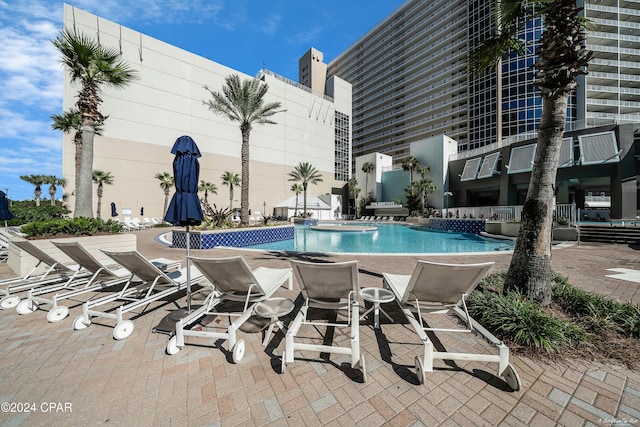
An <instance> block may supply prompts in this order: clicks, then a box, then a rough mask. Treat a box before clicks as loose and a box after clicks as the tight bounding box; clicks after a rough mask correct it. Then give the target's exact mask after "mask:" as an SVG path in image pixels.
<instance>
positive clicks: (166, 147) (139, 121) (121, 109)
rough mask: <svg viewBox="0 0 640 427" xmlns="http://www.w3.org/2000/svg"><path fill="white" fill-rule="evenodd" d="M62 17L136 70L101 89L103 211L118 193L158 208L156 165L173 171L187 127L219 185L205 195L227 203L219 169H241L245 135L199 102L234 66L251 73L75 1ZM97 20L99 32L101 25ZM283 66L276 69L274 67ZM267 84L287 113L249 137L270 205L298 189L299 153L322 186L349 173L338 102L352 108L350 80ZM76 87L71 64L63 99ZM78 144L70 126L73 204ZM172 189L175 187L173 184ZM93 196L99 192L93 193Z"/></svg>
mask: <svg viewBox="0 0 640 427" xmlns="http://www.w3.org/2000/svg"><path fill="white" fill-rule="evenodd" d="M64 8H65V9H64V24H65V27H67V28H73V27H74V26H75V28H76V29H77V30H78V31H80V32H82V33H84V34H85V35H87V36H89V37H93V38H97V37H98V35H99V40H100V42H101V43H102V44H103V45H104V46H106V47H110V48H118V47H119V46H121V50H122V58H123V59H124V61H125V62H127V63H128V64H129V65H130V66H131V67H132V68H133V69H135V70H137V79H136V80H135V81H134V82H132V83H131V84H130V85H129V86H127V87H126V88H122V89H113V88H105V89H104V91H103V92H102V94H101V96H102V99H103V101H104V102H103V103H102V105H101V107H100V110H101V112H102V113H103V114H105V115H108V116H109V117H108V119H107V120H106V121H105V123H104V131H103V136H102V137H96V140H95V155H94V165H93V166H94V169H102V170H106V171H109V172H111V173H112V175H113V176H114V177H115V182H114V185H111V186H106V187H105V189H104V197H103V200H102V205H103V206H102V217H103V218H105V217H108V216H109V214H110V209H109V205H110V203H111V202H115V203H116V205H117V209H118V211H120V210H121V209H122V208H131V209H132V215H133V216H137V215H138V214H139V211H140V208H141V207H144V216H148V217H149V216H157V217H161V216H162V214H163V212H162V208H163V204H164V193H163V191H162V190H161V189H160V186H159V181H158V180H157V179H155V178H154V175H155V174H156V173H158V172H163V171H166V172H169V173H172V161H173V155H171V153H170V150H171V147H172V145H173V143H174V142H175V140H176V139H177V138H178V137H180V136H182V135H189V136H191V137H192V138H193V139H194V140H195V141H196V143H197V144H198V147H199V148H200V151H201V152H202V158H201V159H200V166H201V171H200V179H201V180H204V181H208V182H212V183H214V184H216V185H217V187H218V194H217V195H215V194H209V197H208V200H209V202H210V203H211V204H213V203H215V204H216V205H217V206H218V207H221V206H228V205H229V189H228V187H227V186H223V185H222V183H221V180H220V176H221V175H222V174H223V172H225V171H231V172H234V173H237V174H240V172H241V164H240V146H241V135H240V130H239V128H238V125H237V123H232V122H230V121H229V120H228V119H227V118H225V117H222V116H218V115H215V114H213V113H212V112H210V111H209V110H208V108H207V107H206V106H204V105H203V100H208V99H210V98H211V97H210V95H209V92H207V91H206V90H205V89H204V88H203V86H204V85H207V86H208V87H210V88H211V89H213V90H216V91H221V89H222V87H223V85H224V79H225V77H226V76H228V75H230V74H239V75H240V77H241V78H243V79H246V78H252V77H254V76H249V75H245V74H242V73H240V72H238V71H235V70H233V69H231V68H229V67H226V66H224V65H221V64H218V63H216V62H214V61H211V60H209V59H206V58H203V57H200V56H197V55H195V54H192V53H190V52H187V51H185V50H182V49H179V48H177V47H175V46H171V45H169V44H167V43H164V42H162V41H160V40H156V39H153V38H151V37H148V36H146V35H144V34H141V33H139V32H136V31H134V30H132V29H129V28H126V27H122V26H120V25H119V24H117V23H114V22H110V21H107V20H105V19H102V18H99V17H97V16H95V15H92V14H90V13H87V12H84V11H82V10H80V9H77V8H75V9H74V8H72V7H71V6H69V5H65V6H64ZM98 28H99V31H98ZM276 72H277V70H276ZM264 81H265V82H266V83H268V84H269V92H268V93H267V96H266V102H273V101H278V102H280V103H281V104H282V109H283V110H286V111H284V112H281V113H278V114H277V115H275V116H274V117H273V119H274V121H276V122H277V124H275V125H256V126H254V129H253V131H252V133H251V138H250V158H251V166H250V167H251V169H250V171H251V174H250V207H251V208H252V209H254V210H255V209H261V208H262V206H263V204H264V203H266V204H267V206H273V205H274V204H275V203H277V202H279V201H280V200H283V199H286V198H287V197H289V196H290V195H291V194H292V193H291V192H290V190H289V188H290V187H291V184H292V183H291V182H290V181H288V180H287V179H288V176H287V174H288V173H289V172H290V171H292V170H293V168H294V167H295V166H296V165H298V164H299V163H300V162H303V161H308V162H310V163H311V164H313V166H315V167H316V168H317V169H318V170H319V171H320V172H321V173H322V175H323V182H322V183H319V185H318V186H317V190H316V189H315V188H314V190H316V194H323V193H326V192H330V190H331V188H332V187H334V186H342V185H344V182H342V181H335V180H334V138H335V135H334V120H333V114H334V112H335V110H336V106H335V105H339V111H340V112H342V113H345V114H348V115H349V116H351V85H350V84H348V83H346V82H344V81H341V80H340V79H336V80H335V81H334V83H332V90H333V93H332V96H333V97H334V98H335V100H336V101H335V104H334V102H331V101H329V100H328V99H326V98H325V97H321V96H316V95H313V94H311V93H310V92H309V91H306V90H304V89H302V88H300V87H298V86H297V85H295V84H291V83H292V82H285V81H282V80H281V79H278V78H276V77H274V76H272V75H265V76H264ZM77 91H78V88H77V87H73V86H72V85H71V84H70V81H69V77H68V75H67V74H66V73H65V85H64V101H63V108H64V110H65V111H66V110H68V109H69V108H71V107H73V106H74V104H75V102H76V94H77ZM74 153H75V146H74V144H73V141H72V135H67V136H65V137H64V144H63V175H64V177H65V178H66V179H67V181H68V182H69V183H70V184H69V185H68V186H67V187H66V188H65V193H66V195H67V199H66V200H67V201H68V205H69V206H70V207H73V196H72V192H73V190H74V188H73V183H74V176H75V160H74ZM172 194H173V192H172ZM93 197H94V205H96V204H97V197H96V196H95V194H94V196H93ZM233 204H234V207H239V206H240V188H234V203H233Z"/></svg>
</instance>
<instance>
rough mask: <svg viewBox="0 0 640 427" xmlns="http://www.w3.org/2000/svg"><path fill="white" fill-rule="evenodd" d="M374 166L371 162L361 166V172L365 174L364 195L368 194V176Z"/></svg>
mask: <svg viewBox="0 0 640 427" xmlns="http://www.w3.org/2000/svg"><path fill="white" fill-rule="evenodd" d="M374 169H375V166H374V165H373V163H371V162H365V163H364V164H363V165H362V172H364V174H365V182H364V193H365V194H369V174H370V173H371V172H373V170H374Z"/></svg>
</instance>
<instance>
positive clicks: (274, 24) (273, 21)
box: [260, 13, 283, 36]
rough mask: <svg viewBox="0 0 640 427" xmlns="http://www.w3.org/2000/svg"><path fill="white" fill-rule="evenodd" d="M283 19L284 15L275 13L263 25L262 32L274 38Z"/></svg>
mask: <svg viewBox="0 0 640 427" xmlns="http://www.w3.org/2000/svg"><path fill="white" fill-rule="evenodd" d="M282 19H283V17H282V15H280V14H278V13H274V14H273V15H271V16H269V17H268V18H267V19H266V20H265V21H264V22H263V23H262V26H261V27H260V30H261V31H262V32H263V33H265V34H268V35H270V36H272V35H274V34H275V33H276V31H278V28H279V27H280V23H281V22H282Z"/></svg>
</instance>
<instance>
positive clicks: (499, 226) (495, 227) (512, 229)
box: [485, 222, 578, 241]
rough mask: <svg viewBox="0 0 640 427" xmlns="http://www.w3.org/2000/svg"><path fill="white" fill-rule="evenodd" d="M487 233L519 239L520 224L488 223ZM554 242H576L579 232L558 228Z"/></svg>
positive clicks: (554, 231)
mask: <svg viewBox="0 0 640 427" xmlns="http://www.w3.org/2000/svg"><path fill="white" fill-rule="evenodd" d="M485 229H486V232H487V233H489V234H496V235H498V234H501V235H503V236H508V237H518V232H519V231H520V223H519V222H487V223H486V225H485ZM553 240H560V241H576V240H578V231H577V230H576V228H575V227H556V228H554V229H553Z"/></svg>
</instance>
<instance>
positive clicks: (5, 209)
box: [0, 191, 13, 227]
mask: <svg viewBox="0 0 640 427" xmlns="http://www.w3.org/2000/svg"><path fill="white" fill-rule="evenodd" d="M11 218H13V214H12V213H11V211H10V210H9V201H8V200H7V195H6V194H5V193H4V191H0V220H2V219H3V220H4V226H5V227H6V226H7V220H9V219H11Z"/></svg>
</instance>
